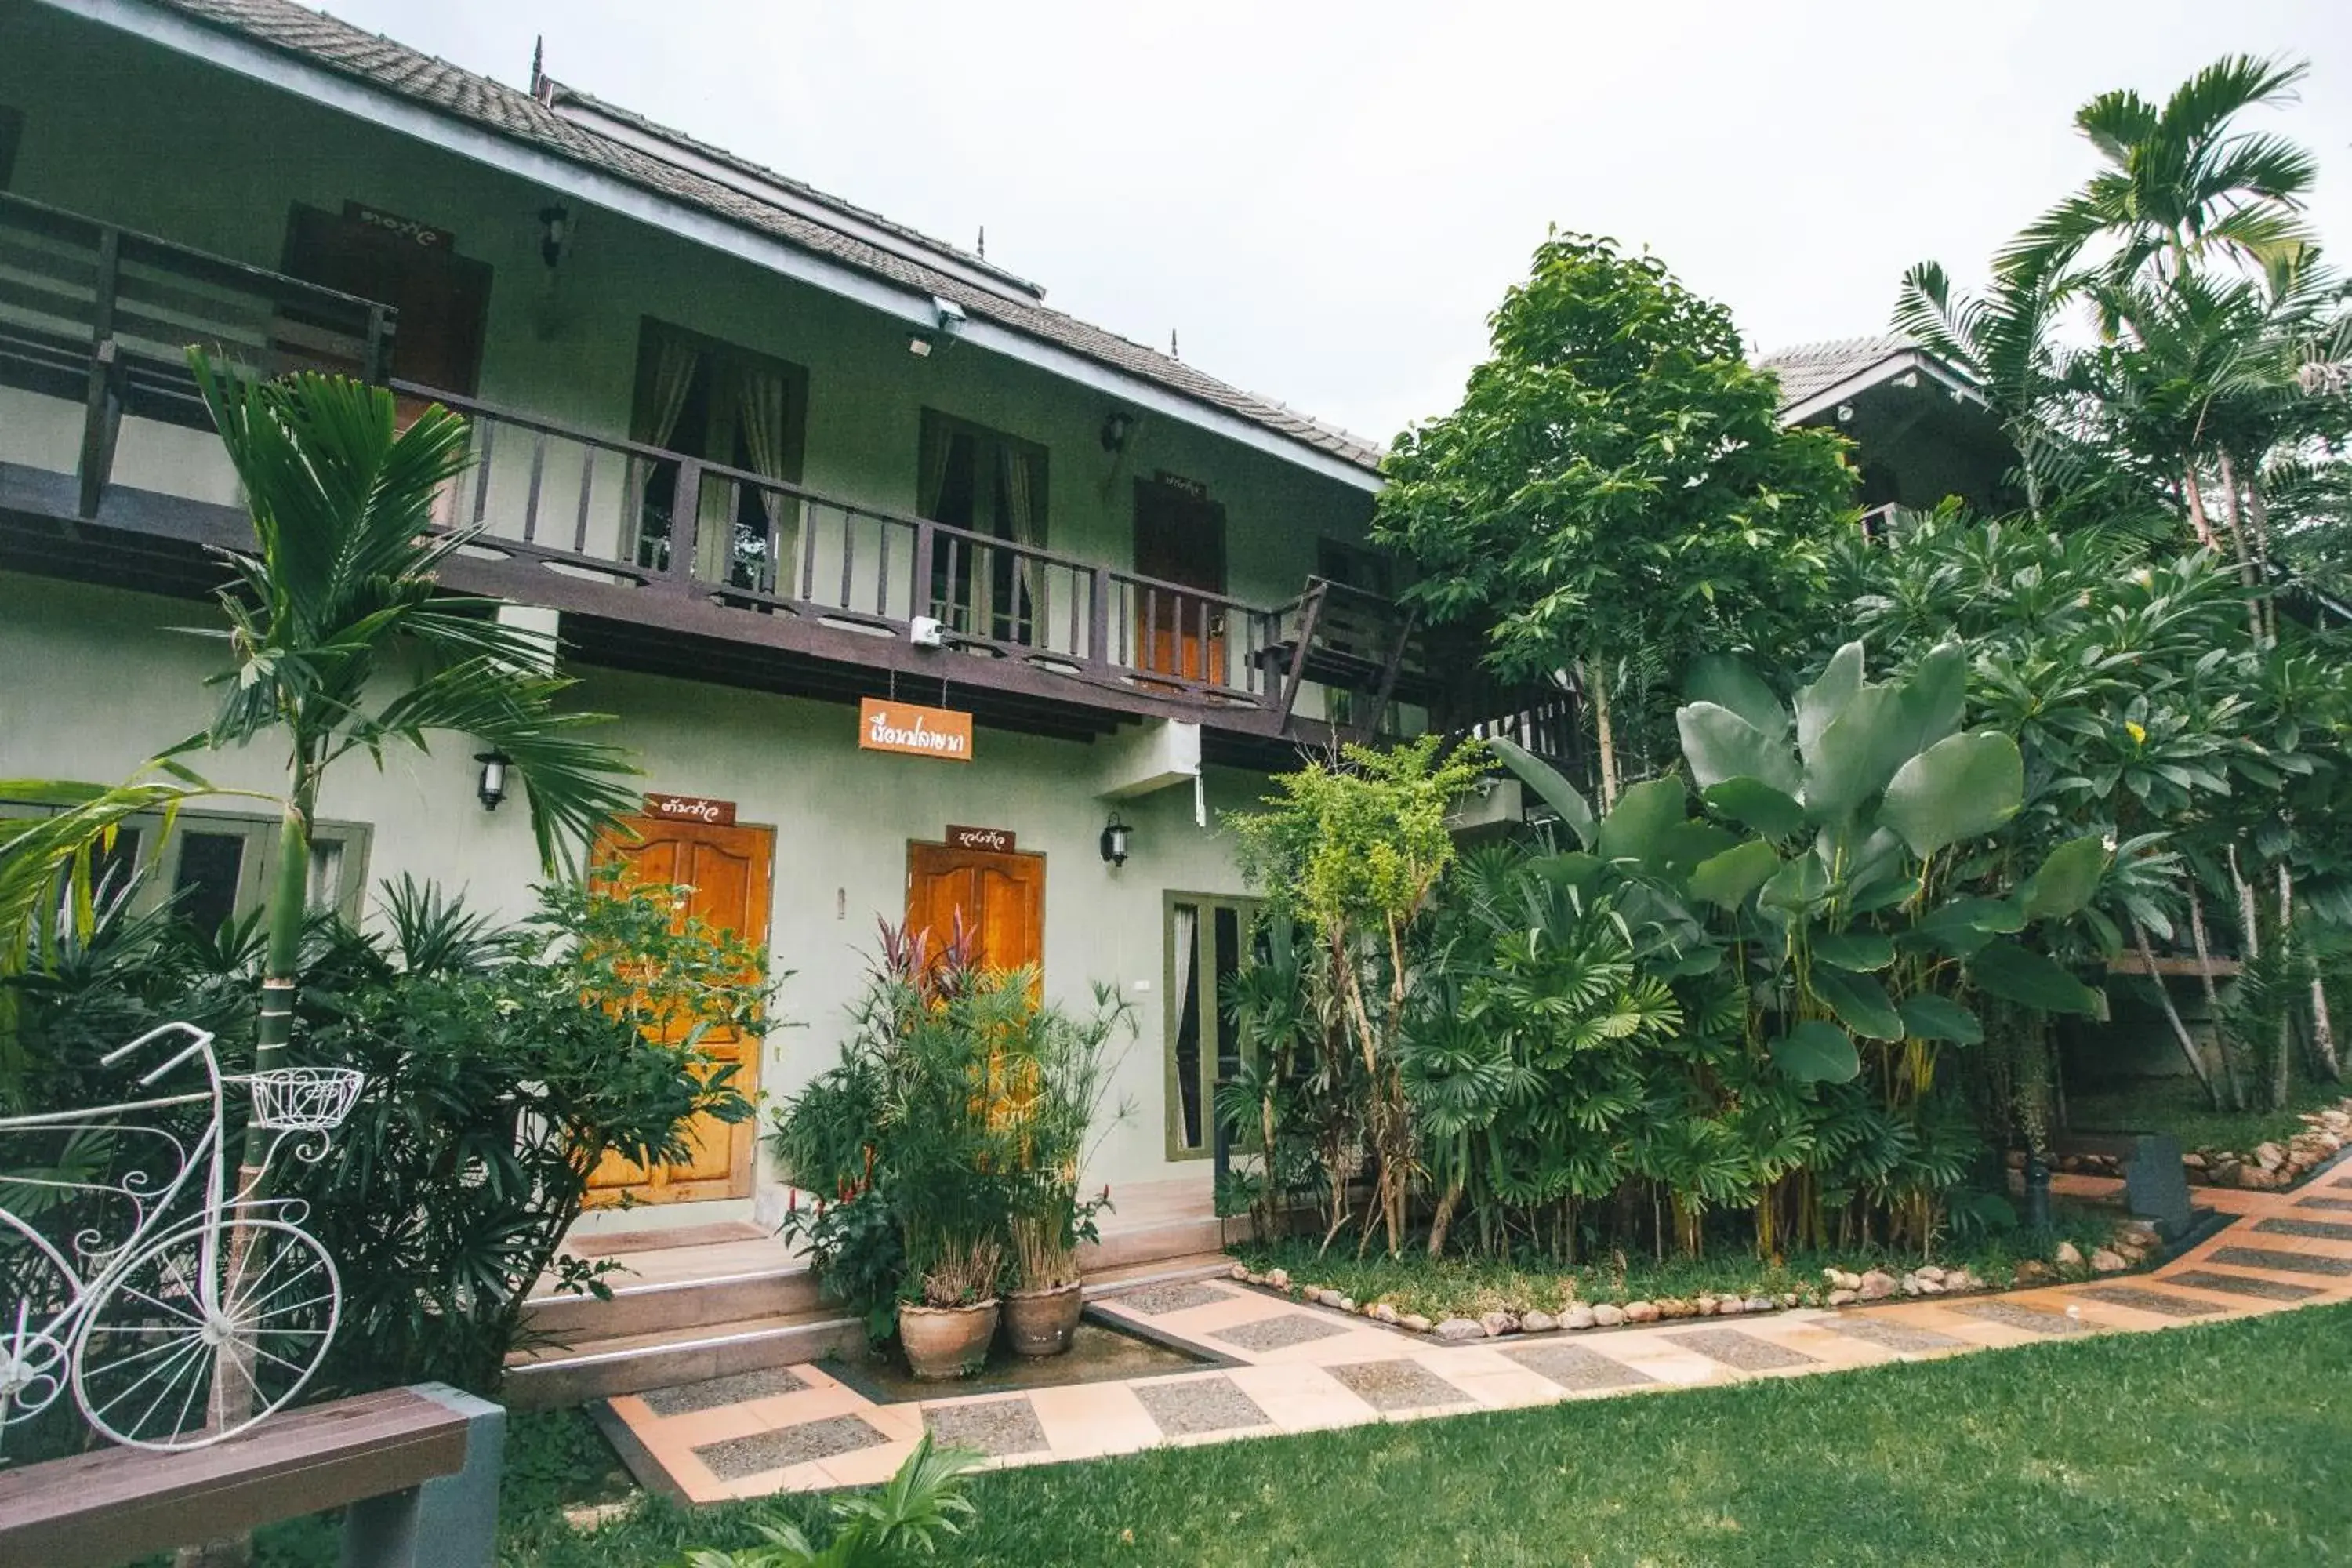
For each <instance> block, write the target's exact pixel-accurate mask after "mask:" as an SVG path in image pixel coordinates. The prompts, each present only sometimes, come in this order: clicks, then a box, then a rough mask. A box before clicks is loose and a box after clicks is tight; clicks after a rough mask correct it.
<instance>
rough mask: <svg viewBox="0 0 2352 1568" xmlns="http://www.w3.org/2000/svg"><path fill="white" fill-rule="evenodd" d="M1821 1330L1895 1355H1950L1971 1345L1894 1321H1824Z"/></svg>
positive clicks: (1832, 1319)
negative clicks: (1864, 1342) (1910, 1353)
mask: <svg viewBox="0 0 2352 1568" xmlns="http://www.w3.org/2000/svg"><path fill="white" fill-rule="evenodd" d="M1820 1326H1821V1327H1822V1328H1824V1329H1834V1330H1836V1331H1838V1332H1839V1333H1842V1334H1846V1335H1850V1336H1852V1337H1853V1338H1854V1339H1857V1340H1866V1341H1868V1342H1870V1343H1872V1344H1874V1345H1879V1346H1883V1347H1884V1348H1885V1349H1887V1350H1891V1351H1948V1350H1957V1349H1958V1348H1959V1347H1960V1346H1962V1345H1964V1344H1967V1343H1968V1341H1966V1340H1962V1339H1955V1338H1953V1337H1952V1336H1951V1335H1950V1334H1939V1333H1937V1331H1935V1330H1933V1329H1923V1328H1920V1327H1918V1326H1916V1324H1912V1323H1900V1322H1897V1321H1895V1320H1894V1319H1893V1318H1867V1317H1863V1318H1848V1317H1835V1318H1823V1319H1821V1320H1820Z"/></svg>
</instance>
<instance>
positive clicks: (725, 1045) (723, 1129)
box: [588, 816, 776, 1205]
mask: <svg viewBox="0 0 2352 1568" xmlns="http://www.w3.org/2000/svg"><path fill="white" fill-rule="evenodd" d="M625 825H626V826H628V827H630V828H633V829H635V832H636V834H637V835H638V837H637V838H636V840H635V842H631V841H629V840H628V839H627V838H626V837H624V836H622V835H620V834H607V835H606V836H605V837H604V838H602V839H601V840H599V841H598V843H597V846H596V858H595V860H594V861H593V864H595V865H597V866H600V867H602V866H609V865H612V864H613V863H614V862H615V861H618V862H620V863H621V865H622V867H623V868H624V874H625V876H627V877H628V878H630V879H633V880H635V881H640V882H662V883H674V884H681V885H684V886H686V887H688V888H691V889H694V890H693V892H692V893H691V894H690V895H688V899H687V912H688V913H689V914H692V915H694V916H695V917H697V918H698V919H700V920H703V921H708V922H709V923H710V924H711V925H714V926H718V927H720V928H721V929H723V930H726V931H733V932H735V933H736V934H737V935H739V936H740V937H742V938H743V939H744V940H745V941H747V942H752V943H755V944H756V943H761V942H765V941H766V940H767V935H768V893H769V879H770V876H771V868H772V867H773V866H774V864H775V858H776V834H775V830H774V829H773V828H770V827H746V826H718V825H715V824H708V823H700V822H667V821H658V820H656V819H655V818H653V817H650V816H633V817H628V818H625ZM701 1048H702V1049H703V1050H704V1051H705V1052H707V1053H708V1054H709V1056H711V1057H712V1058H715V1059H716V1060H718V1061H719V1062H723V1063H730V1064H732V1065H733V1067H734V1068H735V1077H734V1079H733V1082H734V1086H735V1088H737V1089H740V1090H741V1091H742V1092H743V1093H744V1094H745V1095H747V1096H748V1095H750V1094H751V1093H752V1092H753V1091H754V1090H755V1089H758V1087H759V1072H760V1037H759V1036H758V1035H757V1034H756V1033H746V1032H744V1031H742V1030H738V1029H717V1028H714V1029H712V1030H710V1031H709V1033H707V1034H705V1035H704V1036H703V1037H702V1040H701ZM758 1132H759V1130H758V1128H757V1127H756V1126H755V1125H754V1124H753V1123H752V1122H751V1121H739V1122H736V1123H734V1124H733V1125H732V1126H730V1125H729V1124H728V1123H726V1122H723V1121H719V1120H718V1119H717V1118H715V1117H708V1116H698V1117H697V1118H695V1120H694V1124H693V1125H692V1126H691V1127H690V1128H689V1129H688V1138H689V1140H690V1141H691V1142H692V1145H693V1148H692V1152H690V1153H689V1154H688V1156H687V1158H686V1159H684V1160H682V1161H679V1162H678V1163H675V1164H668V1165H657V1166H655V1167H654V1168H653V1169H651V1170H647V1169H646V1167H644V1166H642V1165H639V1164H637V1163H635V1162H634V1161H631V1160H624V1159H622V1158H620V1157H619V1156H618V1155H607V1156H605V1159H604V1163H603V1164H601V1165H599V1166H598V1167H597V1168H596V1171H595V1173H593V1175H592V1176H591V1177H590V1178H589V1183H588V1185H589V1202H590V1203H591V1204H595V1205H609V1204H616V1203H619V1202H621V1201H622V1198H623V1194H628V1195H629V1196H630V1197H633V1198H634V1199H635V1201H637V1202H638V1203H686V1202H691V1201H693V1200H696V1199H702V1198H745V1197H750V1196H751V1154H752V1149H753V1145H754V1143H755V1142H756V1140H757V1137H758Z"/></svg>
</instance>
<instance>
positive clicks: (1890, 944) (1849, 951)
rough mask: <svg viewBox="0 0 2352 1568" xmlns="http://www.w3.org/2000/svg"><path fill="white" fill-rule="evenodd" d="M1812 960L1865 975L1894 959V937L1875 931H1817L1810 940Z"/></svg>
mask: <svg viewBox="0 0 2352 1568" xmlns="http://www.w3.org/2000/svg"><path fill="white" fill-rule="evenodd" d="M1807 945H1809V946H1810V947H1811V949H1812V951H1813V961H1814V962H1815V963H1826V964H1828V965H1830V966H1831V967H1832V968H1833V969H1844V970H1850V971H1852V972H1853V973H1856V974H1866V973H1870V972H1871V971H1873V970H1879V969H1884V968H1885V967H1886V966H1887V965H1888V964H1890V963H1894V962H1895V939H1894V938H1893V937H1890V936H1887V935H1885V934H1883V933H1882V932H1879V931H1815V932H1813V933H1812V935H1811V937H1809V938H1808V939H1807Z"/></svg>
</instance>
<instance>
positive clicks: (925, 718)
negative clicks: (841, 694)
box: [857, 697, 971, 763]
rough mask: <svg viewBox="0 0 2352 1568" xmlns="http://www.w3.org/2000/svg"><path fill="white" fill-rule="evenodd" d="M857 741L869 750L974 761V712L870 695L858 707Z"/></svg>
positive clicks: (946, 760) (957, 760) (950, 761)
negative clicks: (962, 711)
mask: <svg viewBox="0 0 2352 1568" xmlns="http://www.w3.org/2000/svg"><path fill="white" fill-rule="evenodd" d="M857 743H858V745H859V746H861V747H863V748H864V749H865V750H866V751H869V752H907V753H908V755H910V756H917V757H933V758H937V759H938V760H940V761H941V762H949V763H968V762H970V761H971V714H969V713H959V712H957V711H956V710H954V709H952V708H919V707H917V706H916V705H915V704H914V703H911V702H886V701H884V700H882V699H880V698H878V697H869V698H867V699H866V700H865V701H864V702H863V703H861V704H860V705H859V707H858V713H857Z"/></svg>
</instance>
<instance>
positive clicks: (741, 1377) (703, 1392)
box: [643, 1366, 808, 1415]
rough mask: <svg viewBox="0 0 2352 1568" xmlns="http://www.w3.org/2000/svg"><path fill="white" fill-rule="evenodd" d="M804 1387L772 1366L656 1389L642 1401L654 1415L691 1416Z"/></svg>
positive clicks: (779, 1367) (792, 1374)
mask: <svg viewBox="0 0 2352 1568" xmlns="http://www.w3.org/2000/svg"><path fill="white" fill-rule="evenodd" d="M807 1386H808V1383H807V1381H806V1380H805V1379H803V1378H802V1377H799V1376H797V1375H796V1374H794V1373H791V1372H788V1371H786V1370H785V1369H784V1368H782V1367H781V1366H772V1367H764V1368H762V1369H761V1370H760V1371H758V1372H739V1373H732V1374H731V1375H730V1376H727V1377H713V1378H709V1379H706V1380H704V1381H703V1382H701V1383H687V1384H679V1385H678V1386H677V1387H676V1388H656V1389H654V1390H652V1391H651V1392H649V1393H647V1394H645V1395H643V1398H644V1399H645V1402H646V1409H648V1410H650V1411H652V1412H653V1413H654V1414H655V1415H693V1414H694V1413H696V1412H697V1411H701V1410H716V1409H718V1408H719V1406H720V1405H742V1404H746V1403H748V1402H749V1401H751V1400H754V1399H768V1398H772V1397H773V1396H774V1395H776V1394H797V1393H799V1392H800V1391H801V1390H802V1389H803V1388H806V1387H807Z"/></svg>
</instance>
